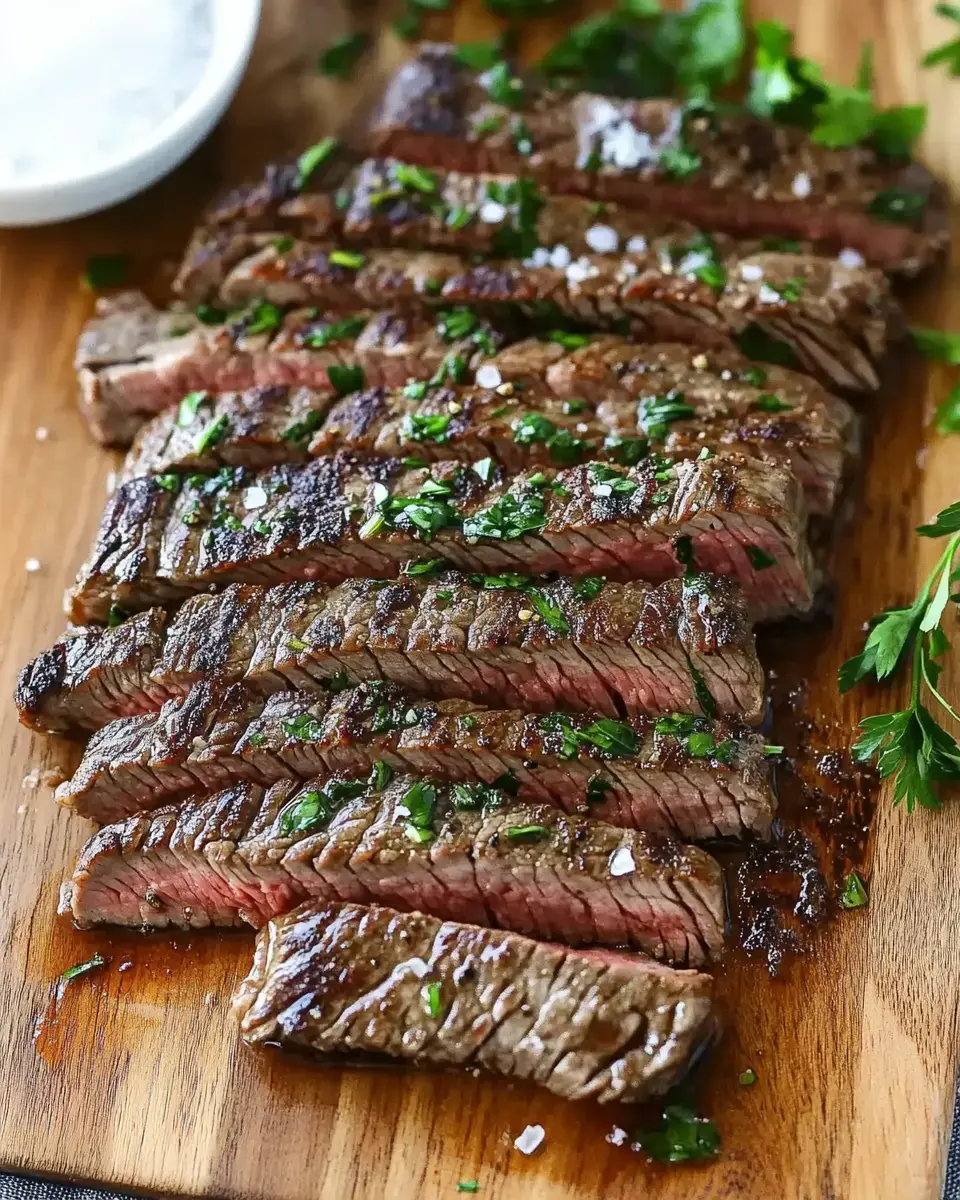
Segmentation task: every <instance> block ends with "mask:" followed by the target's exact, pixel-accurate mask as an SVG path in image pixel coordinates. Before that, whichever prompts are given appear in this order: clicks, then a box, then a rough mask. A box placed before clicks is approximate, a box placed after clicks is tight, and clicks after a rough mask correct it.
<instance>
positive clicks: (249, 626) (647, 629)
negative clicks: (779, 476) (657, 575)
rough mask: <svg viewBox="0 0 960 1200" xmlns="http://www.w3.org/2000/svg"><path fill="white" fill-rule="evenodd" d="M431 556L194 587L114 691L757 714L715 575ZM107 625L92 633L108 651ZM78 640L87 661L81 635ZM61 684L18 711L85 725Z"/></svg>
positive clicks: (752, 667) (733, 595)
mask: <svg viewBox="0 0 960 1200" xmlns="http://www.w3.org/2000/svg"><path fill="white" fill-rule="evenodd" d="M435 568H436V569H434V566H431V569H430V571H429V572H425V573H423V574H418V575H413V576H411V575H405V576H404V578H403V579H401V580H400V581H399V582H396V583H384V582H383V581H381V580H371V579H354V580H349V581H347V582H346V583H343V584H340V585H339V586H338V587H335V588H330V587H327V586H326V585H325V584H320V583H294V584H285V585H281V586H279V587H271V588H267V587H263V586H261V585H257V584H235V585H233V586H231V587H228V588H226V589H225V590H224V591H223V592H222V593H220V594H219V595H198V596H195V597H193V598H192V599H191V600H188V601H187V602H186V603H185V604H184V605H183V606H182V608H181V609H180V611H179V613H177V615H176V616H175V617H173V618H172V619H171V621H170V624H169V626H168V628H167V631H166V634H165V638H164V644H163V648H162V654H159V653H158V652H155V653H158V657H159V661H158V662H157V665H156V667H155V668H154V670H153V672H152V674H151V675H150V677H149V680H148V684H147V685H146V686H143V685H142V684H141V683H140V681H139V679H138V678H134V677H130V679H129V683H130V687H131V689H132V691H133V692H134V693H135V699H131V700H129V701H126V700H125V699H124V697H123V695H121V700H123V702H124V703H129V704H130V711H134V712H136V711H141V710H147V709H150V708H151V707H152V708H153V709H154V710H155V709H158V708H159V707H160V705H161V703H162V700H164V699H167V698H170V697H174V696H180V695H184V694H185V693H186V692H188V691H189V690H190V688H191V687H192V686H193V684H194V683H196V682H198V681H199V680H203V679H207V678H212V677H213V676H217V677H218V678H220V679H222V680H223V681H225V682H227V683H230V682H235V681H238V680H244V681H245V682H246V683H247V684H248V685H249V686H250V687H251V688H253V689H254V690H256V691H258V692H260V693H261V694H264V695H266V694H269V693H271V692H275V691H278V690H281V689H288V688H300V689H302V690H307V691H314V692H315V691H319V690H324V689H329V688H330V687H333V686H343V685H346V684H349V683H360V682H363V681H365V680H376V679H388V680H392V681H395V682H397V683H399V684H401V685H402V686H403V687H405V688H407V689H408V690H409V691H411V692H413V693H414V694H417V695H427V696H432V697H433V698H438V697H441V698H447V699H462V700H477V701H480V702H483V703H488V704H491V705H494V706H498V707H509V708H522V709H526V710H528V711H536V712H551V711H553V710H554V709H564V710H566V711H568V712H584V711H586V712H590V711H597V712H600V713H602V714H603V715H604V716H611V717H614V716H616V715H617V714H618V712H629V713H634V714H636V713H648V712H649V713H655V714H658V715H659V714H663V713H666V712H672V711H688V710H692V711H695V712H697V713H704V714H706V715H708V716H712V715H714V714H715V713H723V714H726V715H732V716H740V717H743V718H744V719H745V720H747V721H750V722H757V721H759V720H760V716H761V713H762V709H763V671H762V669H761V667H760V663H759V661H758V660H757V652H756V645H755V642H754V638H753V634H752V632H751V629H750V626H749V623H748V621H747V616H746V606H745V604H744V600H743V595H742V593H741V591H740V589H739V588H738V587H737V586H736V584H735V583H733V581H732V580H730V579H727V578H716V579H713V580H711V581H709V586H706V583H707V581H706V580H705V579H704V578H703V577H702V576H691V577H690V578H687V579H683V580H671V581H669V582H667V583H663V584H660V585H658V586H655V587H654V586H651V585H649V584H645V583H638V582H635V583H626V584H620V583H613V582H608V581H605V580H603V579H601V578H593V579H589V580H586V581H580V582H578V583H573V582H572V581H570V580H568V579H567V580H565V579H558V580H556V581H552V582H549V581H544V580H536V579H533V580H531V579H528V578H526V577H524V576H521V575H516V576H513V575H511V576H500V577H493V576H468V575H464V574H461V573H460V572H458V571H452V570H446V569H444V568H443V565H442V563H439V562H438V563H436V564H435ZM413 569H414V570H422V565H421V566H417V567H415V568H413ZM538 608H539V609H542V610H543V612H544V613H546V614H547V615H548V616H549V617H550V618H551V620H550V622H549V623H548V622H547V621H546V620H544V618H543V617H542V616H541V613H540V611H538ZM557 612H559V614H560V617H561V620H557V618H556V613H557ZM139 619H140V618H132V620H133V621H138V620H139ZM118 628H123V627H122V626H120V627H118ZM564 628H566V632H564ZM114 634H115V631H114V630H106V629H105V630H101V631H100V636H101V637H102V638H103V639H104V654H105V655H106V656H108V657H109V647H110V641H111V638H112V637H113V635H114ZM91 636H92V634H91ZM91 653H92V655H93V656H94V658H93V661H94V665H95V664H96V643H95V642H91ZM33 670H34V668H33V664H31V666H29V667H28V668H27V672H31V671H33ZM72 684H73V680H72V678H70V677H65V678H62V679H61V678H60V677H55V678H52V679H51V680H50V681H49V683H48V686H47V689H46V691H45V692H39V693H38V695H37V698H36V701H35V702H34V705H33V708H32V709H31V710H30V711H28V712H26V713H22V714H21V719H23V720H25V721H26V722H27V723H29V724H33V725H35V726H36V727H38V728H46V725H45V724H44V721H45V720H48V719H49V718H48V714H51V713H53V714H56V716H57V717H58V719H59V721H60V723H61V724H64V723H66V724H71V725H73V726H74V727H80V728H83V727H85V722H86V721H87V719H88V716H89V714H88V710H87V707H86V699H85V693H84V692H83V690H82V689H77V690H72ZM110 716H111V718H112V716H113V714H112V713H111V714H110Z"/></svg>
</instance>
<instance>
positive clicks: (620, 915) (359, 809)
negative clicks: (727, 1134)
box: [64, 775, 726, 964]
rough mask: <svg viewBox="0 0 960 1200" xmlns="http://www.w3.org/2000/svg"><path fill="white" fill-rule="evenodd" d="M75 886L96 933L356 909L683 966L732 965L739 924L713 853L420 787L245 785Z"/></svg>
mask: <svg viewBox="0 0 960 1200" xmlns="http://www.w3.org/2000/svg"><path fill="white" fill-rule="evenodd" d="M354 783H356V788H357V789H358V790H359V794H353V796H352V798H349V799H344V797H343V795H342V794H340V793H339V792H337V791H336V790H335V789H337V788H340V789H341V790H342V789H345V788H348V787H350V786H351V785H352V784H354ZM461 788H462V785H461ZM324 789H326V790H324ZM465 794H466V801H465V800H464V799H463V796H464V795H465ZM328 797H332V799H330V800H329V801H328V800H327V798H328ZM467 802H469V807H468V806H467ZM68 890H69V896H67V895H65V896H64V906H66V904H67V903H69V906H70V908H69V911H71V912H72V914H73V916H74V919H75V920H76V921H77V922H78V923H79V924H81V925H90V924H95V923H97V922H103V921H105V922H109V923H112V924H128V925H136V926H147V927H152V928H167V927H170V926H174V927H183V928H202V927H205V926H209V925H234V924H238V923H240V922H242V921H247V922H249V923H250V924H253V925H255V926H260V925H262V924H264V923H265V922H266V921H268V920H269V919H270V918H271V917H275V916H277V915H278V914H279V913H282V912H286V911H287V910H289V909H290V908H291V907H292V906H293V905H294V904H297V903H299V902H300V901H301V900H305V899H308V898H317V899H323V900H328V901H330V900H338V899H342V900H355V901H357V902H359V903H371V902H377V903H381V904H391V905H393V906H394V907H397V908H400V909H403V910H405V911H410V910H416V909H420V910H421V911H427V912H431V913H433V914H434V915H435V916H439V917H442V918H444V919H449V920H462V921H471V922H474V923H476V924H479V925H490V926H499V927H501V928H505V929H513V930H515V931H516V932H518V933H527V934H530V935H535V936H539V937H543V938H547V939H553V940H557V941H562V942H566V943H568V944H570V945H583V944H600V945H612V946H620V945H623V946H630V947H631V948H633V949H638V950H643V951H644V952H646V953H648V954H651V955H653V956H654V957H656V958H661V959H664V960H666V961H669V962H674V963H679V964H686V963H690V964H699V963H702V962H704V961H705V960H706V959H707V958H716V957H719V955H720V953H721V951H722V949H723V939H724V925H725V920H726V917H725V910H724V895H723V876H722V872H721V870H720V867H719V865H718V864H717V863H716V862H715V861H714V859H712V858H711V857H710V855H709V854H707V853H705V852H704V851H703V850H700V849H698V848H696V847H694V846H684V845H682V844H681V843H679V842H675V841H673V840H671V839H670V838H666V837H662V836H660V835H657V834H652V833H643V832H639V831H637V830H627V829H616V828H614V827H613V826H610V825H605V824H602V823H601V822H598V821H591V820H588V819H586V818H583V817H574V816H568V815H566V814H564V813H562V812H560V811H559V810H558V809H556V808H552V807H549V806H546V805H534V804H524V803H522V802H520V801H516V800H513V799H511V798H510V797H508V796H506V795H505V794H504V793H501V792H497V791H496V790H495V789H489V788H487V789H485V790H484V792H483V794H482V796H480V795H479V794H477V793H476V792H469V793H466V792H465V790H460V789H458V787H457V786H456V785H454V786H453V787H450V786H446V785H444V784H442V783H441V782H439V781H433V780H428V779H427V780H425V779H424V778H423V777H420V776H409V775H398V776H394V777H393V779H392V780H390V782H388V783H387V784H386V785H385V786H382V785H379V784H378V785H372V786H366V787H364V784H363V781H359V782H357V781H355V780H346V779H342V778H340V777H336V778H334V779H333V780H331V779H330V778H329V777H327V776H323V777H320V778H316V779H312V780H309V781H307V782H306V783H304V782H302V781H300V780H297V781H292V780H283V781H281V782H279V783H276V784H274V785H273V786H272V787H270V788H268V789H266V790H264V789H263V788H262V787H260V786H258V785H256V784H247V783H244V784H237V785H236V786H235V787H233V788H231V789H229V790H227V791H224V792H218V793H214V794H213V795H212V796H205V797H203V798H199V799H193V800H189V801H187V802H186V803H185V804H184V805H182V806H180V807H179V808H177V807H167V808H162V809H158V810H156V811H155V812H153V813H149V814H142V815H140V816H137V817H132V818H129V819H128V820H126V821H124V822H122V823H120V824H118V825H108V826H105V827H104V828H103V829H101V830H100V831H99V832H98V833H96V834H95V835H94V836H93V837H92V838H91V839H90V841H89V842H88V843H87V845H86V847H85V848H84V849H83V851H81V854H80V859H79V861H78V864H77V870H76V872H75V874H74V877H73V883H72V886H71V887H69V889H68Z"/></svg>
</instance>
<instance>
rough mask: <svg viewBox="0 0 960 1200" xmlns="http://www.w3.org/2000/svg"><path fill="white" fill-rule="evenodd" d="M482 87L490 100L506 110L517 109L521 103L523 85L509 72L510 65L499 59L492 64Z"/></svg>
mask: <svg viewBox="0 0 960 1200" xmlns="http://www.w3.org/2000/svg"><path fill="white" fill-rule="evenodd" d="M483 84H484V87H486V89H487V93H488V95H489V96H490V99H491V100H493V101H494V103H496V104H502V105H504V106H505V107H506V108H519V107H520V105H521V104H522V103H523V97H524V92H523V83H522V81H521V80H519V79H518V78H517V77H516V76H515V75H514V74H513V72H512V71H511V70H510V64H509V63H507V62H505V61H504V60H503V59H501V60H500V61H499V62H497V63H494V65H493V66H492V67H490V69H489V70H488V71H486V72H485V74H484V77H483Z"/></svg>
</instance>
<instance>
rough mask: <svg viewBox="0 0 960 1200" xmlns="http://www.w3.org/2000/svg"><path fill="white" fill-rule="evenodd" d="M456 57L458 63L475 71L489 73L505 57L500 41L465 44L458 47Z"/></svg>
mask: <svg viewBox="0 0 960 1200" xmlns="http://www.w3.org/2000/svg"><path fill="white" fill-rule="evenodd" d="M454 53H455V57H456V60H457V62H458V63H461V64H462V65H463V66H465V67H469V68H470V69H471V70H473V71H489V70H490V68H491V67H495V66H496V65H497V63H498V62H499V61H500V59H501V58H502V56H503V46H502V45H501V44H500V41H499V39H496V40H494V41H492V42H464V43H462V44H461V45H459V46H457V48H456V51H455V52H454Z"/></svg>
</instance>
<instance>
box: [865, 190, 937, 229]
mask: <svg viewBox="0 0 960 1200" xmlns="http://www.w3.org/2000/svg"><path fill="white" fill-rule="evenodd" d="M926 207H927V198H926V196H921V195H918V194H917V193H916V192H908V191H905V190H904V189H903V188H886V189H884V191H882V192H877V194H876V195H875V196H874V198H873V199H872V200H871V201H870V203H869V204H868V205H867V212H869V213H870V214H871V215H872V216H874V217H879V219H880V220H881V221H887V222H889V223H891V224H894V225H914V224H916V222H917V221H919V219H920V218H921V217H922V216H923V213H924V211H925V209H926Z"/></svg>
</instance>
